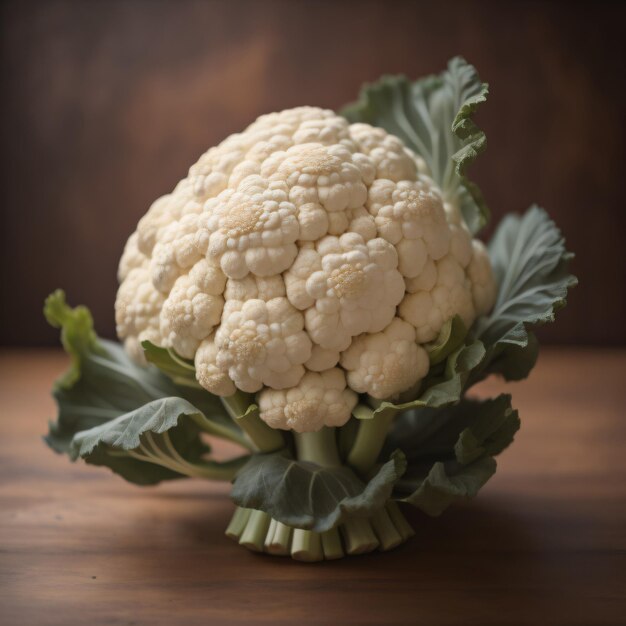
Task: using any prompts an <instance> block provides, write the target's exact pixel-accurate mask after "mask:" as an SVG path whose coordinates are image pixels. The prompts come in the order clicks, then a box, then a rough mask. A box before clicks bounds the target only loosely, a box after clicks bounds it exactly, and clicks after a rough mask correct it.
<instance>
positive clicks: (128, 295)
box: [115, 264, 164, 363]
mask: <svg viewBox="0 0 626 626" xmlns="http://www.w3.org/2000/svg"><path fill="white" fill-rule="evenodd" d="M163 302H164V297H163V294H162V293H160V292H159V291H157V290H156V289H155V288H154V285H153V284H152V282H151V281H150V272H149V270H148V267H147V264H145V265H144V266H143V267H136V268H134V269H132V270H130V271H129V273H128V275H127V276H126V278H125V279H124V281H123V282H122V283H121V284H120V287H119V289H118V291H117V297H116V299H115V323H116V332H117V335H118V337H119V338H120V339H124V346H125V348H126V349H127V351H128V353H129V354H130V355H131V357H132V358H133V359H134V360H135V361H137V362H139V363H145V359H144V355H143V348H142V347H141V342H142V341H145V340H147V341H151V342H152V343H154V344H156V345H159V344H160V342H161V332H160V330H159V315H160V313H161V309H162V307H163Z"/></svg>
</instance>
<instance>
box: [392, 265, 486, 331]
mask: <svg viewBox="0 0 626 626" xmlns="http://www.w3.org/2000/svg"><path fill="white" fill-rule="evenodd" d="M433 266H434V271H433ZM411 290H412V291H413V293H408V294H407V295H406V296H405V298H404V300H403V301H402V303H401V304H400V307H399V308H398V312H399V314H400V317H401V318H402V319H404V320H405V321H407V322H409V324H411V325H412V326H413V327H415V330H416V333H417V341H418V342H419V343H426V342H428V341H432V340H434V339H435V338H436V337H437V335H438V334H439V331H440V330H441V328H442V326H443V325H444V324H445V323H446V321H448V320H449V319H451V318H452V317H454V316H455V315H459V316H460V317H461V319H462V320H463V323H464V324H465V326H466V327H467V328H469V327H470V326H471V324H472V322H473V321H474V319H475V318H476V311H475V308H474V303H473V299H472V285H471V282H470V280H469V278H468V277H467V276H466V273H465V270H464V269H463V267H462V266H461V264H460V263H459V262H458V261H457V260H456V259H455V258H454V256H453V255H452V254H448V255H447V256H445V257H444V258H443V259H441V260H439V261H436V262H434V264H433V265H430V266H428V267H427V268H426V270H425V272H424V273H423V275H422V276H420V277H419V278H418V279H417V280H416V281H413V284H412V285H411Z"/></svg>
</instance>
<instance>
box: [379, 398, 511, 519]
mask: <svg viewBox="0 0 626 626" xmlns="http://www.w3.org/2000/svg"><path fill="white" fill-rule="evenodd" d="M519 425H520V421H519V417H518V414H517V411H515V410H514V409H513V408H512V407H511V397H510V396H509V395H501V396H498V397H497V398H495V399H490V400H485V401H482V402H479V401H476V400H468V399H463V400H461V402H460V403H459V404H457V405H455V406H449V407H446V408H443V409H437V410H435V409H431V408H425V409H419V410H414V411H409V412H406V413H404V414H402V415H401V416H400V417H399V418H398V419H397V420H396V422H395V423H394V426H393V428H392V430H391V432H390V433H389V436H388V439H387V441H386V443H385V449H387V450H389V449H391V448H393V447H394V446H397V447H398V448H399V449H401V450H402V451H403V452H404V453H405V455H406V457H407V462H408V470H407V472H406V473H405V475H404V476H403V477H402V479H401V480H400V481H398V483H397V485H396V490H397V493H399V494H407V493H408V494H409V495H408V496H401V495H398V498H399V499H401V500H403V501H406V502H409V503H410V504H413V505H415V506H417V507H418V508H420V509H421V510H423V511H424V512H426V513H428V514H430V515H439V514H440V513H441V512H442V511H443V510H444V508H446V507H447V506H448V505H449V504H451V503H452V502H454V501H455V500H457V499H458V498H465V497H472V496H474V495H476V493H477V492H478V490H479V489H480V487H482V486H483V485H484V484H485V482H486V481H487V480H488V479H489V478H490V476H491V475H492V474H493V473H494V472H495V468H496V463H495V460H494V459H493V457H494V456H497V455H498V454H500V453H501V452H502V451H503V450H504V449H505V448H506V447H507V446H508V445H509V444H510V443H511V442H512V441H513V437H514V436H515V433H516V432H517V430H518V429H519ZM384 453H385V452H384V450H383V454H384Z"/></svg>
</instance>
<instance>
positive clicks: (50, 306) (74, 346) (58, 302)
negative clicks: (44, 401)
mask: <svg viewBox="0 0 626 626" xmlns="http://www.w3.org/2000/svg"><path fill="white" fill-rule="evenodd" d="M44 312H45V315H46V318H47V319H48V321H49V322H50V323H51V324H52V325H53V326H55V327H57V328H61V338H62V341H63V345H64V347H65V349H66V350H67V351H68V352H69V354H70V356H71V358H72V364H71V367H70V369H69V371H68V372H66V373H65V374H64V375H63V376H61V377H60V378H59V380H58V381H57V382H56V383H55V385H54V388H53V391H52V394H53V396H54V398H55V400H56V403H57V406H58V416H57V420H56V422H52V423H50V425H49V432H48V434H47V436H46V437H45V441H46V443H47V444H48V445H49V446H50V447H51V448H52V449H53V450H55V451H56V452H60V453H68V452H69V445H70V442H71V440H72V437H73V436H74V435H75V434H76V433H77V432H80V431H82V430H88V429H90V428H93V427H95V426H98V425H100V424H103V423H105V422H108V421H110V420H113V419H115V418H116V417H118V416H120V415H123V414H125V413H129V412H130V411H133V410H135V409H137V408H139V407H141V406H143V405H145V404H147V403H149V402H151V401H152V400H157V399H160V398H165V397H168V396H180V397H183V398H185V399H186V400H188V401H189V402H191V403H192V404H193V405H194V406H196V407H197V408H198V410H199V411H200V412H201V413H202V414H203V415H204V416H205V417H206V418H207V419H206V422H205V428H204V430H206V431H207V432H211V433H212V434H215V435H217V436H221V437H226V438H228V439H232V440H236V441H239V442H240V443H242V445H247V442H246V439H245V437H244V436H243V433H242V432H241V429H240V428H239V427H238V426H237V424H235V423H234V422H233V420H231V419H230V418H229V417H228V415H227V414H226V410H225V409H224V407H223V406H222V404H221V402H220V400H219V398H216V397H215V396H212V395H211V394H210V393H208V392H207V391H205V390H203V389H196V388H193V387H187V386H185V387H181V386H177V385H175V384H174V383H173V382H172V381H171V380H170V379H169V378H168V377H166V376H165V375H163V374H161V373H160V372H159V371H158V370H157V369H156V368H154V367H148V368H146V367H141V366H139V365H137V364H136V363H134V362H133V361H132V360H131V359H130V358H129V357H128V355H127V354H126V352H125V351H124V349H123V348H122V346H120V345H119V344H118V343H115V342H112V341H107V340H105V339H99V338H98V337H97V336H96V334H95V332H94V329H93V320H92V317H91V314H90V313H89V310H88V309H86V308H85V307H82V306H79V307H76V308H74V309H72V308H70V307H69V306H68V305H67V304H66V302H65V294H64V293H63V292H62V291H60V290H59V291H56V292H55V293H54V294H52V295H51V296H50V297H49V298H48V299H47V300H46V305H45V309H44Z"/></svg>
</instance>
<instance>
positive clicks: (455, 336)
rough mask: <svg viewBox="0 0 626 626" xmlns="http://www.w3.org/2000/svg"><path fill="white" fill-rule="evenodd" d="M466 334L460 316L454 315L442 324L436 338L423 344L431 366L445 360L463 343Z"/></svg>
mask: <svg viewBox="0 0 626 626" xmlns="http://www.w3.org/2000/svg"><path fill="white" fill-rule="evenodd" d="M466 336H467V328H465V324H464V323H463V320H462V319H461V317H460V316H459V315H455V316H454V317H452V318H450V319H449V320H448V321H447V322H446V323H445V324H444V325H443V326H442V328H441V330H440V331H439V336H438V337H437V339H436V340H435V341H433V342H432V343H430V344H427V345H426V346H425V347H426V351H427V352H428V358H429V359H430V364H431V366H432V365H437V364H438V363H441V362H443V361H445V360H446V359H447V358H448V357H449V356H450V355H451V354H452V353H453V352H454V351H455V350H457V349H458V348H459V347H460V346H461V345H462V344H463V343H464V341H465V337H466Z"/></svg>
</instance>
